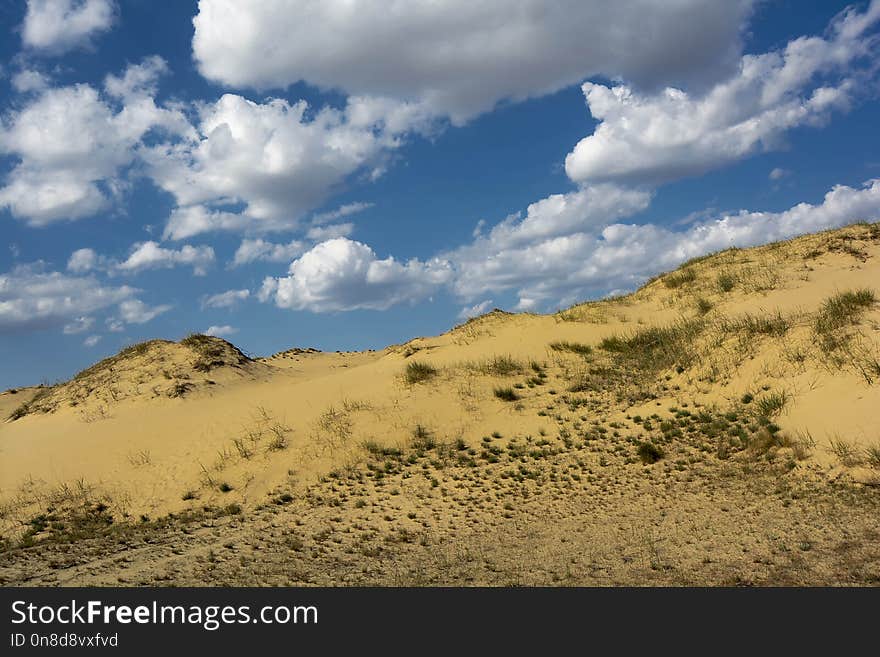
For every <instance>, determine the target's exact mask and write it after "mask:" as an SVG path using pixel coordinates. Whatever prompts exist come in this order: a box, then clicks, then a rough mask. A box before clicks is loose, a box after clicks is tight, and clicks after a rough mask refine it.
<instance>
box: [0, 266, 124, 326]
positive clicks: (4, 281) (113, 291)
mask: <svg viewBox="0 0 880 657" xmlns="http://www.w3.org/2000/svg"><path fill="white" fill-rule="evenodd" d="M135 293H137V290H136V289H134V288H131V287H128V286H127V285H123V286H120V287H111V286H106V285H103V284H101V283H100V282H99V281H98V280H96V279H95V278H94V277H91V276H67V275H65V274H61V273H59V272H46V271H43V270H42V269H41V268H40V267H39V266H38V265H21V266H19V267H16V268H14V269H13V270H12V271H10V272H8V273H6V274H0V332H3V331H12V330H26V329H28V330H29V329H40V328H47V327H51V326H58V325H62V324H64V323H66V322H70V321H71V320H75V319H76V318H79V317H84V316H88V315H89V314H90V313H93V312H96V311H98V310H102V309H104V308H107V307H109V306H112V305H115V304H118V303H120V302H122V301H124V300H126V299H130V298H131V297H133V296H134V295H135Z"/></svg>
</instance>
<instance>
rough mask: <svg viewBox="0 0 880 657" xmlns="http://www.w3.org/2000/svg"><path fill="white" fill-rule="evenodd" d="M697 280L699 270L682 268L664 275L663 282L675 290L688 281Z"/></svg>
mask: <svg viewBox="0 0 880 657" xmlns="http://www.w3.org/2000/svg"><path fill="white" fill-rule="evenodd" d="M695 280H697V272H695V271H694V270H693V269H682V270H680V271H677V272H673V273H672V274H667V275H666V276H664V277H663V284H664V285H665V286H666V287H668V288H669V289H671V290H674V289H676V288H679V287H681V286H683V285H687V284H688V283H693V282H694V281H695Z"/></svg>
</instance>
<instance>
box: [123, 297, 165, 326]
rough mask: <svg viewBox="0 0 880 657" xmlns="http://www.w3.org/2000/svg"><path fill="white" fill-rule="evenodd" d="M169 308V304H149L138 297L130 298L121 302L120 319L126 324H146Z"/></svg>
mask: <svg viewBox="0 0 880 657" xmlns="http://www.w3.org/2000/svg"><path fill="white" fill-rule="evenodd" d="M169 310H171V306H169V305H161V306H148V305H147V304H145V303H144V302H143V301H139V300H138V299H129V300H127V301H123V302H122V303H120V304H119V319H120V320H121V321H123V322H125V323H126V324H146V323H147V322H149V321H151V320H153V319H155V318H156V317H158V316H159V315H161V314H162V313H166V312H168V311H169ZM111 330H113V327H112V325H111Z"/></svg>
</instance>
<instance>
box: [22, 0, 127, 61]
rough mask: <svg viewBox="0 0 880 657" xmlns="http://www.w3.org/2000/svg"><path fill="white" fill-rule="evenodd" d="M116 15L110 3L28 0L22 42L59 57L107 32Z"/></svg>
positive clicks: (71, 0) (78, 0)
mask: <svg viewBox="0 0 880 657" xmlns="http://www.w3.org/2000/svg"><path fill="white" fill-rule="evenodd" d="M115 14H116V6H115V3H114V2H113V0H28V3H27V13H26V14H25V17H24V24H23V25H22V28H21V39H22V42H23V43H24V45H25V46H26V47H28V48H32V49H34V50H41V51H43V52H45V53H46V54H52V55H60V54H62V53H64V52H67V51H68V50H72V49H74V48H77V47H81V46H84V45H88V44H89V43H90V42H91V39H92V38H93V37H94V36H95V35H96V34H99V33H101V32H105V31H107V30H108V29H109V28H110V26H111V25H112V24H113V20H114V18H115Z"/></svg>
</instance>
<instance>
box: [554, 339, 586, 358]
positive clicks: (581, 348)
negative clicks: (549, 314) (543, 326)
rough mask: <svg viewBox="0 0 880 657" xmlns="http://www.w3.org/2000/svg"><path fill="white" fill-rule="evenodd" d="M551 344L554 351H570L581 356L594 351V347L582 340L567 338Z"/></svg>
mask: <svg viewBox="0 0 880 657" xmlns="http://www.w3.org/2000/svg"><path fill="white" fill-rule="evenodd" d="M549 346H550V348H551V349H552V350H553V351H570V352H571V353H573V354H579V355H581V356H587V355H588V354H591V353H593V348H592V347H591V346H590V345H588V344H584V343H582V342H568V341H567V340H561V341H558V342H551V343H550V345H549Z"/></svg>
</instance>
